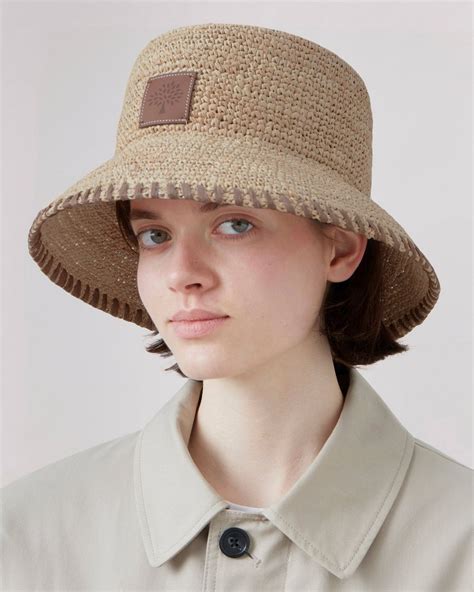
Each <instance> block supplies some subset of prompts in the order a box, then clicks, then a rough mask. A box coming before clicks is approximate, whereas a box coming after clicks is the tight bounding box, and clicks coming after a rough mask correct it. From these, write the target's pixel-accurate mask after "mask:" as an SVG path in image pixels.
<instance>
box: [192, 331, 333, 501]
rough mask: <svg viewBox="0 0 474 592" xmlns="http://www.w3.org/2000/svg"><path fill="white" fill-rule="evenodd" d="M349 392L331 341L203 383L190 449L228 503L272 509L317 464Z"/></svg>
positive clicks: (202, 470) (198, 464)
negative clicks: (340, 377) (341, 380)
mask: <svg viewBox="0 0 474 592" xmlns="http://www.w3.org/2000/svg"><path fill="white" fill-rule="evenodd" d="M344 394H345V392H344V393H343V392H342V391H341V387H340V385H339V382H338V378H337V375H336V371H335V368H334V363H333V360H332V358H331V355H330V350H329V347H328V345H327V342H319V343H318V344H316V346H315V347H310V348H306V350H305V349H304V348H301V349H300V350H299V351H295V352H293V354H290V355H289V354H288V352H285V356H284V359H283V357H282V359H279V360H277V361H275V360H273V363H272V364H271V365H270V364H269V365H268V366H266V367H260V368H256V369H252V371H249V372H247V373H246V374H245V375H243V374H240V375H238V376H233V377H230V378H229V377H226V378H219V379H210V380H204V381H203V388H202V393H201V400H200V404H199V407H198V409H197V412H196V416H195V419H194V424H193V429H192V432H191V435H190V440H189V443H188V449H189V452H190V454H191V456H192V458H193V461H194V463H195V464H196V465H197V467H198V468H199V470H200V471H201V473H202V474H203V476H204V477H205V479H206V480H207V481H208V482H209V483H210V485H211V486H212V487H213V488H214V489H215V490H216V491H217V492H218V493H219V494H220V495H221V496H222V497H224V498H225V499H226V500H227V501H230V502H233V503H236V504H241V505H248V506H255V507H266V506H269V505H271V504H272V503H274V502H276V501H277V500H278V499H279V498H280V497H281V496H283V495H284V494H285V493H286V492H287V491H288V490H289V489H290V488H291V486H292V485H293V484H294V483H295V482H296V481H297V480H298V478H299V477H300V476H301V475H302V474H303V472H304V471H305V470H306V469H307V468H308V466H309V465H310V464H311V463H312V462H313V461H314V459H315V457H316V456H317V454H318V453H319V451H320V450H321V448H322V447H323V445H324V443H325V442H326V440H327V438H328V437H329V435H330V434H331V432H332V430H333V429H334V426H335V425H336V423H337V421H338V419H339V415H340V413H341V411H342V407H343V404H344Z"/></svg>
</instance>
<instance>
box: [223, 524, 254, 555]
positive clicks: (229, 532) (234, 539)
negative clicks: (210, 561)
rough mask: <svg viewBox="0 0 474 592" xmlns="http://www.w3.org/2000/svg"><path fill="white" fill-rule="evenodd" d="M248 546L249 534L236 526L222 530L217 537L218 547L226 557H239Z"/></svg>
mask: <svg viewBox="0 0 474 592" xmlns="http://www.w3.org/2000/svg"><path fill="white" fill-rule="evenodd" d="M249 546H250V539H249V535H248V534H247V533H246V532H245V530H242V529H241V528H237V527H236V526H233V527H232V528H227V529H226V530H224V532H223V533H222V535H221V538H220V539H219V547H220V549H221V551H222V552H223V553H224V555H227V557H241V556H242V555H243V554H244V553H246V552H247V549H248V548H249Z"/></svg>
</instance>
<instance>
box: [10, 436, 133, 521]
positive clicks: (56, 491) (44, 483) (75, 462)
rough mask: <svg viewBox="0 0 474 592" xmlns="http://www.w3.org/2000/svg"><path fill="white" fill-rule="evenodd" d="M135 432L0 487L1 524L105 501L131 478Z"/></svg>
mask: <svg viewBox="0 0 474 592" xmlns="http://www.w3.org/2000/svg"><path fill="white" fill-rule="evenodd" d="M138 434H139V432H133V433H130V434H126V435H124V436H120V437H118V438H115V439H113V440H109V441H107V442H102V443H100V444H97V445H95V446H92V447H91V448H87V449H85V450H81V451H79V452H77V453H75V454H73V455H71V456H68V457H65V458H62V459H60V460H58V461H55V462H53V463H50V464H48V465H46V466H44V467H41V468H40V469H37V470H35V471H33V472H32V473H29V474H27V475H25V476H23V477H20V478H19V479H16V480H15V481H13V482H11V483H9V484H8V485H6V486H4V487H2V488H1V489H0V498H1V502H2V512H3V516H4V519H3V524H4V526H5V527H6V528H8V526H9V522H10V521H11V520H15V517H16V516H19V515H21V517H22V519H21V523H22V524H25V521H26V520H27V519H28V517H30V516H31V517H35V519H38V518H39V517H40V516H43V517H44V518H46V517H51V518H52V517H54V516H59V514H60V510H61V508H65V507H66V506H68V507H69V508H70V507H71V506H73V505H76V506H77V507H79V506H83V507H84V506H86V505H87V502H89V501H92V500H95V501H96V502H97V500H99V501H100V500H103V501H104V502H105V500H106V499H107V498H108V496H109V494H112V493H113V492H117V490H120V487H125V486H126V484H127V482H129V481H130V474H131V471H133V454H134V448H135V442H136V440H137V437H138ZM108 499H110V498H108ZM49 513H51V516H48V514H49ZM15 524H17V522H16V521H15Z"/></svg>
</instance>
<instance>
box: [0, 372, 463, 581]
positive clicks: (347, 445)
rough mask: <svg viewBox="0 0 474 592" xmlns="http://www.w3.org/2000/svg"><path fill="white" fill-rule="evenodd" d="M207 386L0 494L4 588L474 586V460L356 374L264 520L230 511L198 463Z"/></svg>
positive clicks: (189, 385) (188, 389)
mask: <svg viewBox="0 0 474 592" xmlns="http://www.w3.org/2000/svg"><path fill="white" fill-rule="evenodd" d="M201 387H202V382H200V381H195V380H188V381H187V382H186V383H185V384H184V385H183V386H182V388H181V389H180V390H179V391H178V392H177V393H176V394H175V395H174V396H173V398H172V399H170V400H169V401H168V402H167V403H166V404H165V405H164V406H163V407H162V408H161V409H160V410H159V411H158V413H157V414H156V415H155V416H154V417H153V419H152V420H151V421H150V422H149V423H148V424H147V425H146V426H145V427H144V429H143V430H141V431H138V432H134V433H132V434H127V435H125V436H122V437H120V438H116V439H114V440H112V441H109V442H105V443H102V444H99V445H97V446H94V447H93V448H89V449H87V450H84V451H81V452H79V453H77V454H74V455H73V456H70V457H67V458H65V459H62V460H60V461H58V462H55V463H52V464H50V465H48V466H46V467H43V468H41V469H39V470H37V471H35V472H33V473H30V474H29V475H27V476H25V477H23V478H21V479H18V480H16V481H14V482H13V483H10V484H9V485H7V486H6V487H4V488H3V489H2V490H0V492H1V495H2V502H3V517H2V565H1V567H2V571H3V577H4V581H3V588H2V589H3V590H20V589H21V590H48V591H51V590H61V591H66V590H83V591H88V592H91V591H99V590H100V591H102V592H104V591H122V590H130V591H131V590H133V591H138V590H150V591H151V590H153V591H170V592H171V591H176V592H186V591H190V592H191V591H193V592H194V591H196V592H197V591H209V592H210V591H213V592H214V591H215V592H234V591H241V592H253V591H264V590H265V591H271V592H290V591H291V592H310V591H321V592H323V591H324V592H329V591H331V592H332V591H338V592H339V591H345V592H385V591H387V592H388V591H400V592H402V591H403V592H415V591H416V592H421V591H430V592H435V591H436V592H454V591H459V592H461V591H463V592H465V591H468V590H472V589H473V588H472V585H473V580H472V563H471V553H472V541H473V536H472V535H473V513H472V497H471V496H472V473H473V471H472V470H471V469H470V468H469V467H466V466H464V465H462V464H460V463H459V462H457V461H455V460H453V459H451V458H449V457H447V456H446V455H445V454H443V453H442V452H440V451H439V450H436V449H434V448H433V447H431V446H429V445H428V444H426V443H424V442H421V441H420V440H418V439H417V438H414V437H413V436H412V435H411V434H410V433H409V432H408V431H407V430H406V428H405V427H403V425H401V424H400V422H399V421H398V419H397V418H396V417H395V416H394V414H393V413H392V412H391V411H390V409H389V408H388V407H387V405H386V404H385V403H384V401H383V400H382V398H381V397H380V395H378V394H377V393H376V392H375V390H374V389H373V388H372V387H371V386H370V384H369V383H368V382H367V381H366V380H365V379H364V378H363V377H362V375H361V374H360V373H359V372H358V371H357V370H353V371H352V372H351V385H350V388H349V391H348V393H347V395H346V398H345V401H344V406H343V410H342V413H341V415H340V417H339V419H338V423H337V425H336V426H335V428H334V430H333V431H332V433H331V434H330V436H329V438H328V440H327V441H326V443H325V444H324V446H323V448H322V449H321V451H320V453H319V454H318V455H317V457H316V458H315V460H314V461H313V463H312V464H311V465H310V466H309V467H308V469H307V470H306V471H305V473H304V474H303V475H302V476H301V477H300V478H299V479H298V481H297V482H296V483H295V484H294V486H293V487H292V488H291V490H290V491H288V492H287V494H286V495H284V496H283V498H282V499H280V501H279V502H278V503H276V504H274V505H272V506H271V507H268V508H265V509H264V513H263V515H259V514H257V513H250V514H249V513H245V512H241V511H236V510H231V509H226V508H227V503H226V500H224V499H223V498H221V497H220V496H219V495H218V494H217V493H216V492H215V491H214V490H213V489H212V488H211V487H210V485H209V484H208V483H207V481H205V479H204V478H203V476H202V474H201V473H200V472H199V470H198V469H197V467H196V465H195V464H194V463H193V461H192V458H191V456H190V454H189V452H188V449H187V442H188V440H189V436H190V432H191V428H192V424H193V420H194V417H195V411H196V407H197V403H198V401H199V397H200V393H201ZM237 454H238V452H237ZM234 527H237V528H238V529H241V530H237V531H235V530H233V531H228V530H227V529H231V528H234ZM247 545H248V546H247Z"/></svg>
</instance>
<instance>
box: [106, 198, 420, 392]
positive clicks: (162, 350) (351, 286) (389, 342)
mask: <svg viewBox="0 0 474 592" xmlns="http://www.w3.org/2000/svg"><path fill="white" fill-rule="evenodd" d="M115 205H116V215H117V220H118V223H119V227H120V230H121V232H122V235H123V237H124V238H125V240H126V241H127V242H128V243H129V244H131V245H132V246H133V247H134V248H135V249H137V248H138V244H137V239H136V237H135V235H134V233H133V230H132V227H131V225H130V221H129V215H130V201H129V200H124V201H117V202H116V204H115ZM313 222H315V224H316V225H318V226H319V227H320V228H321V229H322V231H323V232H324V226H325V224H323V223H322V222H320V221H319V220H313ZM325 236H326V235H325ZM327 238H329V239H330V237H327ZM382 277H383V276H382V258H381V252H380V243H379V242H378V241H376V240H374V239H370V238H369V239H367V247H366V249H365V252H364V255H363V257H362V259H361V261H360V263H359V265H358V267H357V269H356V270H355V271H354V273H353V274H352V275H351V277H350V278H348V279H347V280H345V281H343V282H328V285H327V287H326V295H325V298H324V300H323V304H322V305H321V311H320V318H321V326H320V332H321V334H322V335H325V336H326V338H327V339H328V342H329V346H330V348H331V353H332V358H333V362H334V368H335V371H336V375H337V379H338V381H339V385H340V387H341V390H342V392H343V393H344V394H345V393H346V391H347V387H348V385H349V369H350V368H354V367H355V366H361V365H362V366H365V365H368V364H373V363H374V362H377V361H379V360H383V359H384V358H386V357H387V356H391V355H394V354H399V353H402V352H405V351H407V350H408V349H409V348H408V346H407V345H404V344H401V343H399V342H398V341H397V340H396V339H395V337H394V335H393V334H392V333H391V331H390V330H389V329H388V328H387V327H386V326H385V325H384V323H383V321H382V314H383V308H382V298H381V294H382ZM157 335H158V330H157V329H156V327H155V329H154V330H153V331H152V333H151V334H150V335H149V337H156V336H157ZM145 349H146V351H147V352H149V353H152V354H159V355H160V356H162V357H163V358H167V357H169V356H172V355H173V353H172V352H171V350H170V349H169V348H168V346H167V345H166V343H165V341H164V340H163V339H159V340H157V341H155V342H153V343H151V344H149V345H146V346H145ZM169 370H173V371H175V372H177V373H178V374H180V375H181V376H182V377H183V378H187V376H186V375H185V374H184V373H183V372H182V371H181V369H180V368H179V365H178V364H174V365H173V366H170V367H169V368H166V371H169Z"/></svg>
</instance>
